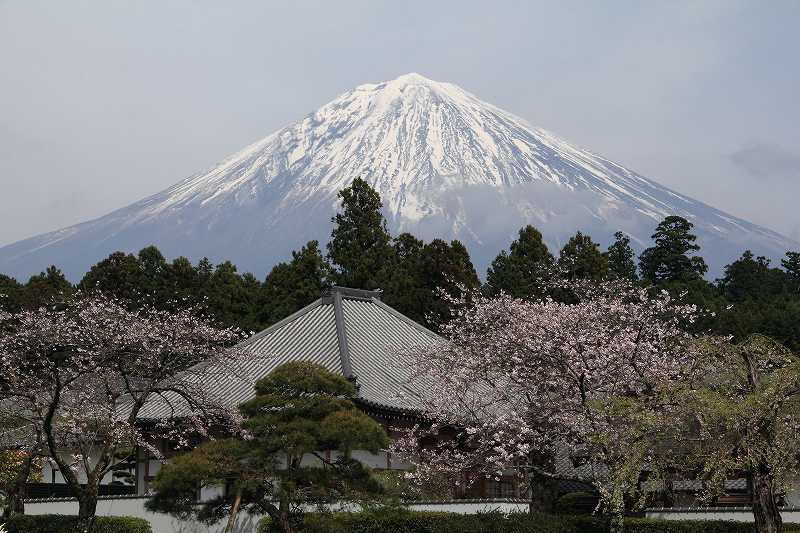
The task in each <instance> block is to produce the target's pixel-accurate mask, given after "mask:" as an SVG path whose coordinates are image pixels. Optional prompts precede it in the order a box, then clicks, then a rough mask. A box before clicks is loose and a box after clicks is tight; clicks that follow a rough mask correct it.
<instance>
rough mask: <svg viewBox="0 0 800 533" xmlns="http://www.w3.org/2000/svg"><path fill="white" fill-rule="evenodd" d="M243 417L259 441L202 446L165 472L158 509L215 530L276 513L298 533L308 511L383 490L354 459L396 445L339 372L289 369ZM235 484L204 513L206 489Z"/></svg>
mask: <svg viewBox="0 0 800 533" xmlns="http://www.w3.org/2000/svg"><path fill="white" fill-rule="evenodd" d="M255 389H256V396H255V398H253V399H252V400H250V401H248V402H246V403H244V404H243V405H242V406H241V407H240V410H241V412H242V415H244V417H245V421H244V424H243V425H244V428H245V429H246V430H247V431H248V434H249V436H250V438H248V439H246V440H239V439H223V440H217V441H210V442H207V443H205V444H202V445H200V446H199V447H197V448H195V449H194V450H193V451H191V452H189V453H187V454H184V455H181V456H179V457H177V458H175V459H174V460H173V461H171V462H170V463H169V464H167V465H165V466H164V467H162V468H161V470H159V472H158V474H157V475H156V478H155V480H154V483H153V485H154V487H155V494H154V496H153V497H152V499H151V500H150V501H149V502H148V503H147V507H148V508H149V509H150V510H154V511H161V512H167V513H170V514H173V515H176V516H179V517H182V518H185V517H189V516H194V517H197V518H200V519H202V520H206V521H207V522H210V523H213V522H215V521H217V520H218V519H219V518H221V517H225V516H227V517H228V527H227V528H226V531H233V530H234V525H235V521H236V514H237V513H238V511H239V509H243V508H247V509H249V510H250V511H251V512H256V513H258V514H267V515H269V517H270V518H271V521H272V526H273V528H274V529H275V530H277V531H281V532H282V533H291V532H292V531H296V530H297V525H296V522H297V518H298V516H297V515H296V514H295V513H297V512H298V509H299V508H301V507H302V506H303V505H312V504H328V503H334V502H340V501H359V500H360V499H362V498H363V497H365V496H374V495H376V494H379V493H381V491H382V488H381V485H380V484H379V483H378V482H377V481H376V480H375V479H374V478H372V476H371V475H370V473H369V471H368V470H367V468H365V467H364V466H363V465H362V464H361V463H359V462H358V461H356V460H354V459H352V455H351V452H353V451H355V450H366V451H369V452H372V453H377V452H378V450H380V449H382V448H384V447H385V446H387V445H388V438H387V436H386V433H385V432H384V430H383V428H382V427H381V425H380V424H378V423H377V422H375V421H374V420H372V419H371V418H370V417H369V416H367V415H366V414H364V413H363V412H362V411H360V410H358V409H357V408H356V406H355V404H354V403H353V399H354V398H355V396H356V390H355V387H354V385H353V384H352V383H350V382H349V381H348V380H346V379H345V378H344V377H342V376H341V375H338V374H334V373H332V372H330V371H328V370H326V369H325V368H323V367H321V366H319V365H315V364H312V363H308V362H291V363H286V364H283V365H281V366H279V367H278V368H276V369H275V370H273V371H272V372H271V373H270V374H269V375H267V376H266V377H264V378H262V379H261V380H259V381H258V382H257V383H256V386H255ZM215 485H216V486H226V488H227V489H228V490H226V491H225V492H224V493H222V495H220V496H219V497H217V498H215V499H212V500H210V501H205V502H203V503H202V504H200V505H198V503H197V499H196V494H197V489H198V487H201V486H215Z"/></svg>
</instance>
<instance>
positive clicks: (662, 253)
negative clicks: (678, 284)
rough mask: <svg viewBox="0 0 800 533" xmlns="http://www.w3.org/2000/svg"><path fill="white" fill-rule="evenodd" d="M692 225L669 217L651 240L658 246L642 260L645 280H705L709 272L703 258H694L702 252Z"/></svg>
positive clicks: (640, 257)
mask: <svg viewBox="0 0 800 533" xmlns="http://www.w3.org/2000/svg"><path fill="white" fill-rule="evenodd" d="M693 227H694V226H693V224H692V223H691V222H689V221H688V220H686V219H685V218H682V217H679V216H668V217H666V218H665V219H664V220H663V221H662V222H661V223H660V224H659V225H658V226H657V227H656V232H655V233H654V234H653V236H652V238H653V240H654V241H655V246H652V247H650V248H647V249H646V250H645V251H643V252H642V254H641V255H640V256H639V270H640V271H641V273H642V278H644V279H645V280H647V281H649V282H651V283H663V282H670V281H689V280H693V279H699V278H702V277H703V275H704V274H705V273H706V271H707V270H708V266H706V262H705V261H704V260H703V258H702V257H699V256H692V257H690V255H692V254H693V253H694V252H697V251H698V250H700V246H698V245H697V244H696V243H695V241H696V240H697V237H696V236H695V235H694V234H693V233H692V228H693Z"/></svg>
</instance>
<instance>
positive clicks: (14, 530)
mask: <svg viewBox="0 0 800 533" xmlns="http://www.w3.org/2000/svg"><path fill="white" fill-rule="evenodd" d="M77 523H78V517H76V516H72V515H60V514H41V515H15V516H13V517H11V518H10V519H9V520H8V522H6V529H7V530H8V533H45V532H46V533H75V529H76V526H77ZM92 533H153V530H152V529H151V528H150V523H149V522H148V521H147V520H145V519H143V518H133V517H131V516H98V517H96V518H95V523H94V528H92Z"/></svg>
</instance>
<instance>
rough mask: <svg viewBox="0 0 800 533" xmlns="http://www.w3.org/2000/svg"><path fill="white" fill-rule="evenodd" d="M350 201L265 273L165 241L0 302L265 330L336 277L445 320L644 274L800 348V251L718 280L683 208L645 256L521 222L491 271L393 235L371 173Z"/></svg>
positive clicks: (2, 290)
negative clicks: (175, 252) (321, 233)
mask: <svg viewBox="0 0 800 533" xmlns="http://www.w3.org/2000/svg"><path fill="white" fill-rule="evenodd" d="M339 198H340V201H341V206H340V209H339V212H338V213H337V215H336V216H335V217H334V218H333V219H332V221H331V228H332V229H331V240H330V243H329V244H328V245H327V249H325V248H324V247H323V246H321V245H320V243H319V242H317V241H310V242H308V243H306V244H304V245H302V246H300V247H299V248H298V249H297V250H295V251H294V252H292V257H290V258H287V259H286V261H284V262H281V263H278V264H277V265H275V266H274V267H273V268H272V269H271V270H270V272H269V273H268V274H267V275H266V277H265V278H264V279H259V278H257V277H256V276H255V275H254V274H252V273H249V272H240V271H239V270H238V269H237V267H236V265H235V264H234V263H232V262H231V261H224V262H222V263H219V264H216V265H214V264H212V263H211V262H210V261H209V260H208V259H205V258H204V259H201V260H200V261H198V262H197V263H196V264H195V263H192V262H191V261H190V260H188V259H187V258H185V257H177V258H175V259H173V260H171V261H170V260H167V259H166V258H165V257H164V256H163V255H162V254H161V252H160V251H159V250H158V248H156V247H155V246H149V247H147V248H144V249H142V250H140V251H139V252H138V253H137V254H132V253H125V252H121V251H119V252H115V253H113V254H111V255H109V256H108V257H107V258H105V259H103V260H102V261H100V262H98V263H97V264H95V265H94V266H92V267H91V268H90V269H89V271H88V272H86V274H85V275H84V276H83V278H82V279H81V280H80V281H79V282H78V283H77V284H75V285H73V284H71V283H70V282H69V281H68V280H67V279H66V278H65V276H64V275H63V274H62V272H61V271H60V270H59V268H58V265H53V266H50V267H49V268H47V269H46V271H44V272H42V273H40V274H38V275H35V276H32V277H31V278H30V279H28V280H27V281H21V280H16V279H14V278H12V277H9V276H6V275H3V274H0V309H3V310H6V311H9V312H15V311H19V310H21V309H35V308H37V307H39V306H42V305H47V304H48V303H49V302H51V301H52V300H53V299H58V298H60V297H62V296H65V295H69V294H71V293H73V292H75V291H78V290H80V291H82V292H87V291H93V290H100V291H103V292H108V293H111V294H113V295H114V296H116V297H118V298H120V299H122V300H124V301H127V302H129V304H130V305H131V306H132V307H136V306H139V305H142V304H144V303H152V304H154V305H155V306H157V307H159V308H163V309H168V310H175V309H180V308H186V307H190V306H200V307H201V308H202V309H204V312H205V313H206V314H207V316H208V317H209V318H210V319H212V320H213V321H214V322H216V323H218V324H219V325H220V326H237V327H240V328H242V329H244V330H247V331H258V330H260V329H263V328H265V327H267V326H269V325H271V324H274V323H275V322H277V321H279V320H281V319H283V318H285V317H287V316H289V315H290V314H292V313H294V312H295V311H297V310H299V309H301V308H302V307H304V306H305V305H308V304H309V303H311V302H312V301H314V300H316V299H317V298H319V296H320V294H321V293H322V292H323V291H324V290H325V288H326V287H328V286H331V285H344V286H349V287H353V288H361V289H378V288H379V289H382V290H383V300H384V301H385V302H386V303H387V304H388V305H390V306H392V307H394V308H395V309H397V310H398V311H400V312H402V313H403V314H405V315H407V316H408V317H410V318H412V319H414V320H415V321H417V322H420V323H421V324H423V325H425V326H426V327H428V328H430V329H432V330H433V331H439V325H440V324H441V323H442V322H444V321H446V320H447V319H448V317H449V316H450V309H449V304H448V302H449V301H452V300H454V299H457V298H459V297H460V296H461V295H462V292H463V291H470V290H473V289H476V288H480V289H481V290H482V291H483V292H484V293H486V294H488V295H496V294H499V293H500V292H505V293H507V294H509V295H512V296H515V297H519V298H525V299H540V298H542V297H547V296H549V297H552V298H554V299H556V300H558V299H559V298H563V297H565V296H564V295H559V294H543V293H542V290H541V287H543V286H545V285H546V284H547V282H552V281H554V280H557V279H559V278H561V279H565V280H576V279H585V280H594V281H602V280H609V279H627V280H634V281H636V282H637V283H640V284H642V285H644V286H652V287H655V288H658V289H663V290H666V291H668V292H670V293H671V294H672V295H673V296H674V297H681V298H682V301H683V302H685V303H690V304H696V305H697V306H698V307H699V308H701V309H703V310H705V311H708V312H707V313H705V314H704V315H703V318H702V320H699V321H698V322H697V323H696V324H694V325H693V326H692V327H693V328H696V329H697V332H701V331H702V332H711V333H717V334H724V335H730V336H732V337H733V340H738V339H744V338H746V337H748V336H749V335H751V334H754V333H760V334H764V335H768V336H770V337H772V338H774V339H776V340H778V341H779V342H781V343H782V344H784V345H785V346H786V347H787V348H789V349H791V350H798V349H800V251H796V250H787V252H786V255H785V257H784V258H783V259H781V261H780V263H779V264H776V263H773V262H772V261H771V260H770V259H768V258H766V257H756V256H754V255H753V253H751V252H750V251H749V250H743V251H742V255H741V257H739V259H737V260H736V261H734V262H732V263H731V264H729V265H727V266H726V267H725V269H724V275H723V276H722V277H721V278H719V279H716V280H709V279H706V278H705V277H704V274H705V273H706V266H705V261H704V259H703V250H702V249H701V248H700V246H698V245H697V244H696V242H695V241H696V238H695V236H694V235H693V233H692V224H691V223H690V222H689V221H687V220H685V219H683V218H681V217H677V216H670V217H667V218H665V219H664V220H663V221H662V222H661V223H659V224H658V225H657V227H655V228H654V229H653V236H652V244H651V246H650V247H648V248H646V249H645V250H644V251H643V252H642V253H641V254H640V255H639V257H638V258H637V257H636V254H635V253H634V251H633V249H632V248H631V245H630V239H629V238H628V237H627V236H626V235H625V234H624V233H622V232H617V234H616V236H615V237H616V240H615V242H614V243H612V244H611V245H610V246H609V247H608V249H607V250H601V249H600V247H599V245H598V244H597V243H595V242H594V241H593V240H592V238H591V236H590V235H586V234H584V233H582V232H580V231H576V233H575V235H574V236H573V237H572V238H571V239H570V240H569V242H567V243H566V244H565V245H564V247H563V248H562V249H561V250H548V247H547V245H546V244H545V243H544V241H543V237H542V234H541V233H540V232H539V231H538V230H537V229H536V228H534V227H533V226H527V227H524V228H520V230H519V233H518V236H517V238H516V239H514V240H513V242H510V243H509V246H508V248H507V249H506V250H498V254H497V257H496V258H495V259H494V261H492V263H491V265H490V267H489V269H488V271H487V272H486V275H485V281H484V282H481V279H480V277H479V274H478V272H476V270H475V268H474V266H473V264H472V262H471V260H470V256H469V251H468V250H467V248H466V247H465V246H464V245H463V244H462V243H461V242H459V241H451V242H446V241H444V240H441V239H434V240H432V241H430V242H424V241H422V240H420V239H418V238H417V237H415V236H414V235H411V234H409V233H401V234H399V235H391V234H390V233H389V231H388V229H387V226H386V221H385V220H384V218H383V216H382V214H381V199H380V196H379V195H378V193H377V192H376V191H375V190H373V189H372V188H371V187H370V186H369V185H368V184H367V183H366V182H365V181H364V180H361V179H356V180H354V181H353V184H352V185H351V186H350V187H348V188H346V189H343V190H342V191H341V192H340V193H339Z"/></svg>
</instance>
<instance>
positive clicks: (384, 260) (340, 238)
mask: <svg viewBox="0 0 800 533" xmlns="http://www.w3.org/2000/svg"><path fill="white" fill-rule="evenodd" d="M338 196H339V198H340V199H341V201H342V204H341V212H339V213H337V214H336V216H334V217H333V218H332V219H331V221H332V222H333V224H334V227H333V231H332V232H331V240H330V242H329V243H328V259H329V260H330V262H331V263H332V264H333V267H334V272H333V279H334V281H335V282H336V283H337V284H338V285H345V286H348V287H354V288H359V289H375V288H378V287H380V286H381V284H382V282H384V281H385V279H386V273H387V269H388V268H389V264H390V261H391V258H392V248H391V245H390V241H391V237H390V236H389V230H388V229H386V220H385V219H384V218H383V215H382V214H381V207H382V206H383V204H382V203H381V197H380V195H379V194H378V192H377V191H376V190H375V189H373V188H372V187H370V186H369V184H368V183H367V182H366V181H364V180H362V179H361V178H356V179H355V180H353V183H352V184H351V185H350V187H347V188H345V189H342V190H341V191H339V195H338Z"/></svg>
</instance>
